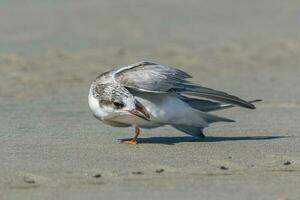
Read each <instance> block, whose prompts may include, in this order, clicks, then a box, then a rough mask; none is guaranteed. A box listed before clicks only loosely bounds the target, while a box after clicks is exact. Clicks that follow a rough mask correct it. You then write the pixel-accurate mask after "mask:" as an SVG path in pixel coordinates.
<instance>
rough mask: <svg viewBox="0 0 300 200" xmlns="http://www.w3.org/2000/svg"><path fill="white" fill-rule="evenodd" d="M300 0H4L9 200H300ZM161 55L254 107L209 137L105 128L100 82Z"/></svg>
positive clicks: (3, 142) (0, 34) (2, 87)
mask: <svg viewBox="0 0 300 200" xmlns="http://www.w3.org/2000/svg"><path fill="white" fill-rule="evenodd" d="M299 7H300V3H299V2H298V1H292V0H290V1H279V0H278V1H277V0H276V1H275V0H264V1H261V0H260V1H258V0H257V1H247V2H242V1H235V0H227V1H216V0H214V1H209V2H208V1H185V3H183V1H179V0H176V1H168V0H165V1H151V2H150V1H137V0H136V1H133V0H132V1H122V2H121V1H119V2H117V1H115V2H109V1H89V2H83V1H79V0H76V1H59V2H58V1H57V2H53V1H46V0H45V1H34V0H30V1H26V2H25V1H24V2H23V1H19V2H17V1H1V2H0V27H1V28H0V44H1V45H0V74H1V76H0V83H1V84H0V103H1V106H0V112H1V115H0V127H1V128H0V138H1V139H0V198H1V199H31V200H34V199H56V200H58V199H174V200H175V199H207V200H217V199H228V200H235V199H236V200H240V199H247V200H248V199H249V200H252V199H253V200H260V199H261V200H265V199H274V200H276V199H280V198H282V199H284V198H287V199H289V200H293V199H295V200H296V199H300V190H299V185H300V146H299V144H300V139H299V136H300V131H299V130H300V125H299V120H300V100H299V99H300V92H299V89H298V88H299V84H300V79H299V75H300V67H299V63H300V57H299V55H300V26H299V22H300V21H299V20H300V9H299ZM145 59H146V60H151V61H155V62H159V63H163V64H168V65H173V66H177V67H179V68H181V69H183V70H185V71H187V72H189V73H190V74H192V75H193V77H194V78H193V80H194V81H195V82H198V83H201V84H202V85H205V86H209V87H213V88H215V89H222V90H225V91H227V92H229V93H232V94H234V95H238V96H240V97H242V98H244V99H249V100H251V99H257V98H261V99H263V102H261V103H257V109H256V110H250V111H249V110H246V109H241V108H233V109H229V110H224V111H219V112H217V114H219V115H222V116H225V117H229V118H232V119H235V120H236V121H237V122H236V123H233V124H232V123H230V124H226V123H220V124H215V125H213V126H212V127H210V128H208V129H206V130H205V134H206V135H207V138H206V139H204V140H197V139H195V138H192V137H190V136H187V135H184V134H183V133H180V132H178V131H176V130H174V129H172V128H170V127H162V128H159V129H153V130H143V132H142V135H141V139H140V144H139V145H137V146H132V145H125V144H120V139H124V138H130V137H131V136H132V134H133V130H132V129H130V128H125V129H120V128H113V127H110V126H107V125H104V124H102V123H100V122H99V121H97V120H96V119H94V118H93V116H92V115H91V112H90V111H89V108H88V105H87V94H88V89H89V84H90V82H91V81H92V80H93V79H94V78H95V77H96V76H97V75H98V74H100V73H102V72H104V71H106V70H109V69H111V68H113V67H118V66H122V65H126V64H131V63H134V62H137V61H140V60H145Z"/></svg>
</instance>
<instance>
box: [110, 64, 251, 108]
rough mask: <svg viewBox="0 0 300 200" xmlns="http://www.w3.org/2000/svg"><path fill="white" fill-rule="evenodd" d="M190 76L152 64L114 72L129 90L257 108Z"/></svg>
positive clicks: (117, 79) (115, 77)
mask: <svg viewBox="0 0 300 200" xmlns="http://www.w3.org/2000/svg"><path fill="white" fill-rule="evenodd" d="M191 77H192V76H190V75H189V74H187V73H186V72H184V71H181V70H179V69H176V68H173V67H169V66H164V65H160V64H156V63H152V62H139V63H136V64H133V65H130V66H127V67H123V68H121V69H118V70H116V71H115V72H114V79H115V80H116V81H117V82H119V83H120V84H122V85H124V86H125V87H127V88H130V89H134V90H137V91H142V92H153V93H165V92H177V93H180V94H182V95H188V96H194V97H203V98H207V99H212V100H216V101H220V102H225V103H229V104H233V105H238V106H241V107H246V108H251V109H254V108H255V106H254V105H253V104H251V103H249V102H247V101H245V100H242V99H240V98H238V97H236V96H232V95H229V94H227V93H225V92H222V91H218V90H213V89H210V88H206V87H202V86H199V85H196V84H193V83H191V82H189V81H188V80H186V79H188V78H191Z"/></svg>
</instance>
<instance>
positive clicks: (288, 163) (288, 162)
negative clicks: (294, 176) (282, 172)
mask: <svg viewBox="0 0 300 200" xmlns="http://www.w3.org/2000/svg"><path fill="white" fill-rule="evenodd" d="M290 164H292V163H291V162H290V161H286V162H285V163H283V165H290Z"/></svg>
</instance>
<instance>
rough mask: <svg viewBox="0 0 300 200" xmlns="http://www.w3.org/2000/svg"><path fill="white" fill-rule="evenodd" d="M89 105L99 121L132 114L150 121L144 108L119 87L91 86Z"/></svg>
mask: <svg viewBox="0 0 300 200" xmlns="http://www.w3.org/2000/svg"><path fill="white" fill-rule="evenodd" d="M89 105H90V108H91V110H92V111H93V113H94V115H95V116H96V117H98V118H101V119H112V118H114V117H116V116H120V115H128V114H133V115H136V116H138V117H140V118H143V119H145V120H148V121H149V120H150V115H149V113H148V112H147V110H146V109H145V107H144V106H143V105H142V104H141V103H140V102H139V101H138V100H137V99H136V98H135V97H134V96H133V95H132V94H131V93H130V92H129V91H128V90H127V89H126V88H125V87H123V86H120V85H115V84H96V85H94V86H93V85H92V87H91V89H90V94H89Z"/></svg>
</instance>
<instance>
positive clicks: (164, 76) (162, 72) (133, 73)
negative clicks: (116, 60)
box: [115, 62, 191, 92]
mask: <svg viewBox="0 0 300 200" xmlns="http://www.w3.org/2000/svg"><path fill="white" fill-rule="evenodd" d="M186 78H191V76H190V75H188V74H187V73H185V72H184V71H181V70H179V69H175V68H173V67H169V66H163V65H159V64H156V63H152V62H139V63H136V64H133V65H131V66H128V67H124V68H122V69H120V70H117V71H116V74H115V79H116V80H117V81H119V82H120V83H121V84H123V85H124V86H125V87H128V88H131V89H136V90H139V91H146V92H168V91H169V90H171V89H183V87H184V86H183V84H184V83H187V81H186V80H185V79H186Z"/></svg>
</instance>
